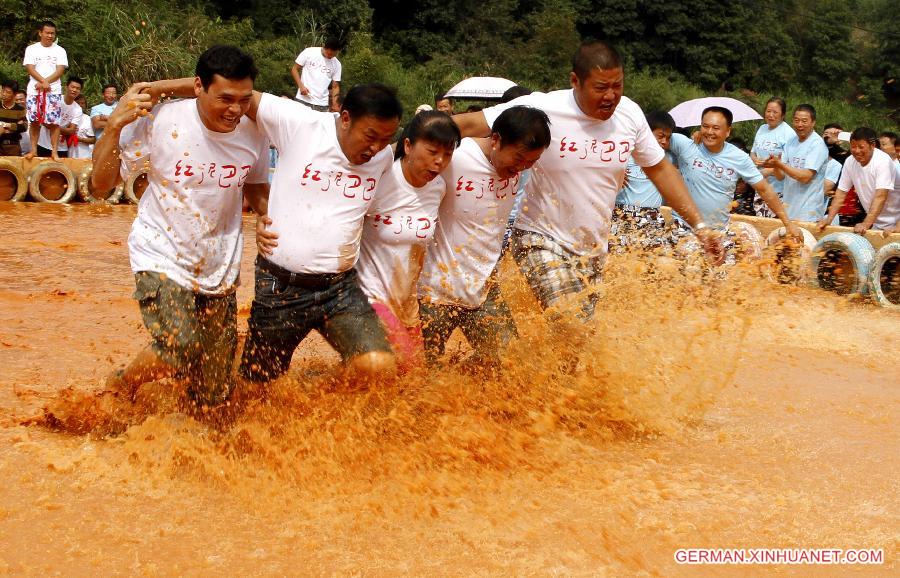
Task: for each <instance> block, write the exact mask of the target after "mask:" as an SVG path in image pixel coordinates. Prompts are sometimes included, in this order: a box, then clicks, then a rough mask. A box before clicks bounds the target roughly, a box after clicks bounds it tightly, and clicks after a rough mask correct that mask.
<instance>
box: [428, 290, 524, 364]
mask: <svg viewBox="0 0 900 578" xmlns="http://www.w3.org/2000/svg"><path fill="white" fill-rule="evenodd" d="M419 318H420V319H421V320H422V338H423V340H424V343H425V360H426V362H427V363H428V364H429V365H431V364H433V363H435V362H436V361H437V359H438V358H439V357H440V356H442V355H443V354H444V347H445V346H446V344H447V340H448V339H449V338H450V334H451V333H453V330H454V329H456V328H457V327H459V329H460V331H462V333H463V335H464V336H465V338H466V339H467V340H468V341H469V345H471V346H472V349H473V350H474V351H475V353H474V358H473V361H475V362H477V363H478V364H481V365H487V366H496V365H498V364H499V361H500V355H501V354H502V352H503V349H504V348H505V347H506V346H507V345H508V344H509V342H510V341H512V340H513V339H515V338H516V337H517V336H518V333H517V332H516V323H515V321H513V317H512V312H511V311H510V309H509V306H508V305H507V304H506V301H504V300H503V295H502V294H501V293H500V284H499V283H498V282H497V279H496V276H495V275H494V274H492V275H491V277H490V278H489V279H488V292H487V297H486V298H485V300H484V303H482V304H481V306H480V307H475V308H470V307H462V306H459V305H444V304H438V303H431V302H429V301H427V300H424V299H420V300H419Z"/></svg>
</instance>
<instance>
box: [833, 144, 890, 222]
mask: <svg viewBox="0 0 900 578" xmlns="http://www.w3.org/2000/svg"><path fill="white" fill-rule="evenodd" d="M850 187H856V194H857V195H858V196H859V202H860V203H862V206H863V208H864V209H865V210H866V211H867V212H868V211H869V208H870V207H871V206H872V201H873V200H874V198H875V191H877V190H878V189H887V190H888V196H887V200H886V201H885V203H884V208H883V209H881V213H880V214H879V215H878V218H877V219H875V223H874V224H873V225H872V228H873V229H881V230H884V229H889V228H892V227H893V226H894V224H895V223H896V222H897V219H898V218H900V171H898V169H897V164H896V163H895V162H894V161H892V160H891V157H890V155H888V154H887V153H886V152H884V151H883V150H881V149H875V150H874V151H873V153H872V159H871V160H870V161H869V164H867V165H866V166H861V165H860V164H859V163H858V162H857V161H856V159H855V158H853V156H849V157H847V160H846V161H844V170H843V171H841V180H840V181H839V182H838V188H839V189H840V190H842V191H849V190H850Z"/></svg>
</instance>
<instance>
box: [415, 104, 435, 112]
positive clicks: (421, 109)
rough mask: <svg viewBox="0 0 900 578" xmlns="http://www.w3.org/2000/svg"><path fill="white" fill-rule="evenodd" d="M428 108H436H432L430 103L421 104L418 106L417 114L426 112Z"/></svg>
mask: <svg viewBox="0 0 900 578" xmlns="http://www.w3.org/2000/svg"><path fill="white" fill-rule="evenodd" d="M426 110H434V109H433V108H431V105H430V104H420V105H419V107H418V108H416V114H419V113H420V112H425V111H426Z"/></svg>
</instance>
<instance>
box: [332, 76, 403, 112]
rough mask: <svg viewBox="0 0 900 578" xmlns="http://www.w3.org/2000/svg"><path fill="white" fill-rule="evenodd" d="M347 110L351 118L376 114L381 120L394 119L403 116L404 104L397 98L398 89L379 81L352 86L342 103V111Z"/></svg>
mask: <svg viewBox="0 0 900 578" xmlns="http://www.w3.org/2000/svg"><path fill="white" fill-rule="evenodd" d="M345 110H346V111H347V112H348V113H349V114H350V118H351V119H357V118H361V117H364V116H374V117H375V118H377V119H381V120H393V119H400V117H402V116H403V105H402V104H400V100H399V99H398V98H397V91H395V90H394V89H393V88H390V87H387V86H385V85H383V84H380V83H377V82H373V83H371V84H358V85H356V86H354V87H353V88H351V89H350V90H349V91H348V92H347V94H346V95H345V96H344V101H343V102H342V103H341V112H344V111H345Z"/></svg>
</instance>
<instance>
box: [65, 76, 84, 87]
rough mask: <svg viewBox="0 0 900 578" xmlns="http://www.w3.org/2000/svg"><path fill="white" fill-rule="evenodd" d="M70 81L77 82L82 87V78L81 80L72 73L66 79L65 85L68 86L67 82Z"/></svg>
mask: <svg viewBox="0 0 900 578" xmlns="http://www.w3.org/2000/svg"><path fill="white" fill-rule="evenodd" d="M72 82H77V83H78V84H79V86H81V88H84V80H82V79H81V78H79V77H78V76H75V75H74V74H73V75H70V76H69V79H68V80H66V86H69V84H70V83H72Z"/></svg>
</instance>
